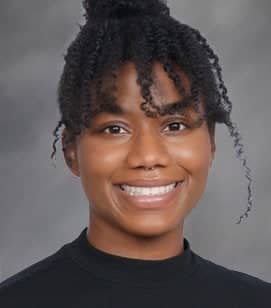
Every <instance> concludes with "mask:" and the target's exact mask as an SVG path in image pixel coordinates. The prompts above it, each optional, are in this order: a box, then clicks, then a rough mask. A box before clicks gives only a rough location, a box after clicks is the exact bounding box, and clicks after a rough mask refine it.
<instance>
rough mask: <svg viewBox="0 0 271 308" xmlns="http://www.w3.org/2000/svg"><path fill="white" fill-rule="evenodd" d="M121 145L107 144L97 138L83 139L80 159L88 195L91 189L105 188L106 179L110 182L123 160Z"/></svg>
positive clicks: (83, 182)
mask: <svg viewBox="0 0 271 308" xmlns="http://www.w3.org/2000/svg"><path fill="white" fill-rule="evenodd" d="M122 152H123V151H120V149H119V147H115V148H114V147H112V146H110V147H109V146H105V143H101V144H99V143H98V142H95V140H91V139H90V138H89V139H82V140H81V142H80V151H79V152H78V161H79V168H80V178H81V182H82V185H83V187H84V189H85V191H86V192H88V195H89V194H90V192H91V191H94V192H97V191H100V190H104V189H105V188H104V185H105V181H108V182H110V180H111V178H112V177H113V174H114V172H115V170H116V169H118V164H120V162H121V161H122V156H121V153H122Z"/></svg>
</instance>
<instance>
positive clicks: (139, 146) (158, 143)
mask: <svg viewBox="0 0 271 308" xmlns="http://www.w3.org/2000/svg"><path fill="white" fill-rule="evenodd" d="M127 161H128V165H129V167H131V168H155V167H166V166H167V165H168V164H169V162H170V154H169V151H168V148H167V146H166V144H165V141H164V140H163V139H162V138H161V136H159V135H157V134H155V133H154V132H151V131H150V130H148V131H147V130H145V131H144V132H143V131H142V132H140V133H139V134H138V136H136V137H135V138H134V140H133V142H132V145H131V148H130V149H129V153H128V156H127Z"/></svg>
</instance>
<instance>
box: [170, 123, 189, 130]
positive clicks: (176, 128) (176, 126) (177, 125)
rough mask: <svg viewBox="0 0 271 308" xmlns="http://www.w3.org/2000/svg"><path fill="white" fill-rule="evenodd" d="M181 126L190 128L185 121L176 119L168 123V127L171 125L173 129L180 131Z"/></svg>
mask: <svg viewBox="0 0 271 308" xmlns="http://www.w3.org/2000/svg"><path fill="white" fill-rule="evenodd" d="M180 126H183V127H184V128H185V129H187V128H189V125H187V124H185V123H184V122H183V121H174V122H170V123H168V124H167V126H166V127H171V128H173V130H171V131H179V130H180V129H179V128H180Z"/></svg>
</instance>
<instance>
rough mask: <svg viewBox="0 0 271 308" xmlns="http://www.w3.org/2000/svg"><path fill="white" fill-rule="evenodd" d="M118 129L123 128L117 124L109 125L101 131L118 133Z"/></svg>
mask: <svg viewBox="0 0 271 308" xmlns="http://www.w3.org/2000/svg"><path fill="white" fill-rule="evenodd" d="M120 129H123V128H122V127H121V126H119V125H110V126H107V127H105V128H103V129H102V130H101V132H103V133H106V134H107V132H106V131H109V134H112V135H118V133H119V131H120Z"/></svg>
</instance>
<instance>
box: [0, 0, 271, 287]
mask: <svg viewBox="0 0 271 308" xmlns="http://www.w3.org/2000/svg"><path fill="white" fill-rule="evenodd" d="M168 4H169V6H170V7H171V12H172V15H173V16H174V17H177V18H179V19H180V20H181V21H183V22H185V23H188V24H190V25H192V26H194V27H196V28H198V29H200V31H201V33H202V34H203V35H205V36H206V37H207V39H208V41H209V43H210V45H211V46H212V47H213V48H214V50H215V51H216V52H217V54H218V55H219V57H220V62H221V65H222V67H223V70H224V80H225V83H226V86H227V87H228V90H229V95H230V98H231V100H232V102H233V112H232V119H233V121H235V122H236V123H237V125H238V128H239V130H240V133H241V135H242V137H243V140H242V142H243V143H244V144H245V151H246V155H247V157H248V163H249V166H250V168H251V169H252V172H253V178H254V184H253V192H254V207H253V208H252V212H250V215H249V217H248V219H247V220H246V221H244V222H243V223H242V224H241V225H236V224H235V222H236V221H237V220H238V218H239V216H240V215H241V214H242V213H243V211H244V210H245V208H246V204H247V181H246V178H245V177H244V169H243V168H242V167H241V162H240V160H238V159H237V158H236V152H235V149H234V147H233V139H232V138H231V137H230V135H229V132H228V129H227V127H226V126H225V125H221V124H219V125H217V131H216V142H217V153H216V159H215V161H214V164H213V168H212V170H211V171H210V175H209V181H208V184H207V188H206V191H205V194H204V195H203V197H202V199H201V200H200V202H199V203H198V205H197V207H196V208H195V209H194V210H193V211H192V212H191V213H190V215H189V216H188V218H187V220H186V222H185V232H184V234H185V236H186V237H187V238H188V239H189V240H190V241H191V245H192V249H193V250H194V251H196V252H198V253H199V254H200V255H202V256H203V257H206V258H208V259H210V260H212V261H214V262H216V263H218V264H221V265H223V266H226V267H229V268H232V269H235V270H239V271H242V272H246V273H249V274H251V275H254V276H257V277H260V278H262V279H263V280H267V281H269V282H271V224H270V217H271V208H270V197H271V192H270V191H271V189H270V188H271V184H270V183H271V172H270V171H271V158H270V150H271V147H270V135H271V134H270V132H271V129H270V128H271V124H270V121H269V117H270V115H271V113H270V111H271V105H270V102H269V99H270V96H269V95H270V94H269V93H270V92H269V90H270V68H271V65H270V63H271V61H270V51H271V43H270V28H271V10H270V9H271V2H270V1H269V0H257V1H255V0H227V1H224V0H201V1H196V0H189V1H188V0H186V1H177V0H175V1H173V0H172V1H169V2H168ZM82 13H83V11H82V8H81V1H72V0H55V1H50V2H49V1H44V0H43V1H42V0H25V1H19V0H17V1H15V0H9V1H1V4H0V20H1V27H0V34H1V54H0V57H1V58H0V70H1V74H0V96H1V113H0V149H1V151H0V171H1V173H0V174H1V178H0V187H1V194H0V198H1V200H0V204H1V205H0V206H1V212H0V281H2V280H4V279H5V278H7V277H9V276H11V275H12V274H15V273H16V272H18V271H19V270H22V269H24V268H25V267H27V266H29V265H31V264H33V263H34V262H37V261H39V260H41V259H42V258H44V257H46V256H48V255H49V254H52V253H54V252H55V251H56V250H57V249H59V248H60V246H62V245H64V244H65V243H66V242H69V241H71V240H73V239H74V238H75V237H77V236H78V235H79V232H80V231H81V230H82V229H83V228H84V227H85V226H87V223H88V203H87V199H86V197H85V195H84V193H83V190H82V189H81V185H80V179H79V178H77V177H75V176H74V175H72V174H71V173H70V172H69V171H68V169H67V168H66V166H65V163H64V160H63V158H62V152H61V147H60V146H59V143H58V150H57V159H56V166H57V168H54V167H53V166H52V163H51V161H50V158H49V157H50V154H51V151H52V146H51V144H52V142H53V136H52V131H53V129H54V127H55V125H56V123H57V121H58V119H59V114H58V110H57V105H56V84H57V82H58V79H59V76H60V73H61V70H62V68H63V63H64V60H63V54H64V53H65V51H66V48H67V46H68V44H69V43H70V41H71V40H72V39H73V38H74V36H75V34H76V33H77V31H78V25H77V23H82V22H83V17H82Z"/></svg>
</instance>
